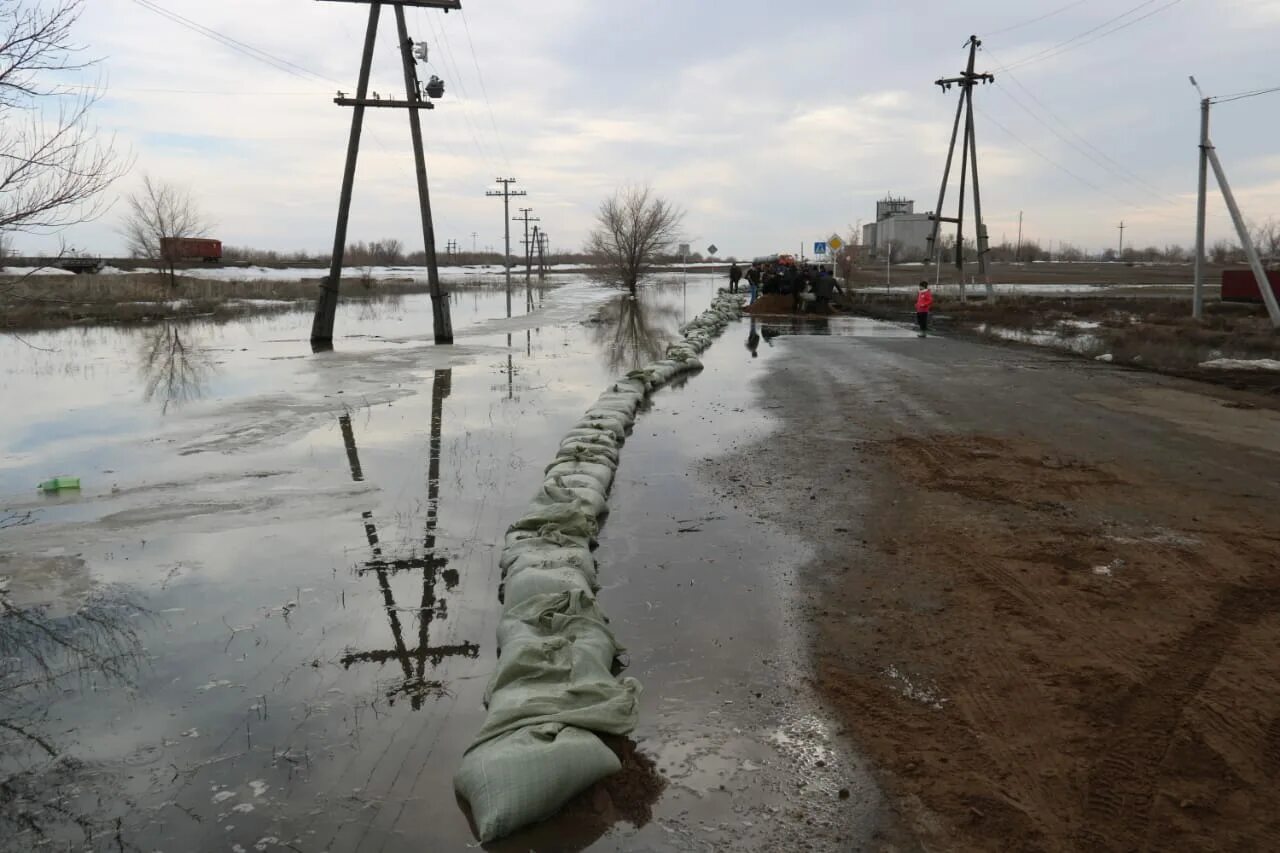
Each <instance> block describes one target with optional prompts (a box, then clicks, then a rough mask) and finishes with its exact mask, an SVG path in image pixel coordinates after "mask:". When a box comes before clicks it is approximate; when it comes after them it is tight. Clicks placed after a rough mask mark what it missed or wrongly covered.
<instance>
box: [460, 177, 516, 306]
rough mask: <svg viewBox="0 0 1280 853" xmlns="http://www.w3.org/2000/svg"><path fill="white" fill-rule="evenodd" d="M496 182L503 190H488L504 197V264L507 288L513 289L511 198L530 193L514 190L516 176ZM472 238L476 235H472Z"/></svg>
mask: <svg viewBox="0 0 1280 853" xmlns="http://www.w3.org/2000/svg"><path fill="white" fill-rule="evenodd" d="M493 180H494V183H497V184H502V189H501V190H487V191H485V195H487V196H494V197H497V196H501V197H502V233H503V236H504V237H505V239H506V244H505V245H506V254H504V255H503V256H502V266H503V267H504V268H505V270H506V274H507V290H508V291H510V290H511V198H512V196H525V195H528V193H526V192H525V191H524V190H512V189H511V185H512V184H514V183H515V182H516V179H515V178H494V179H493ZM471 236H472V239H474V238H475V235H474V234H473V235H471Z"/></svg>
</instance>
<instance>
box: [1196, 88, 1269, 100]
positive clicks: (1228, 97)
mask: <svg viewBox="0 0 1280 853" xmlns="http://www.w3.org/2000/svg"><path fill="white" fill-rule="evenodd" d="M1273 92H1280V86H1273V87H1272V88H1270V89H1255V90H1254V91H1252V92H1236V93H1235V94H1233V95H1215V96H1214V97H1212V98H1210V99H1209V101H1210V102H1211V103H1215V104H1229V103H1231V102H1232V101H1242V100H1244V99H1245V98H1256V97H1258V96H1259V95H1270V94H1271V93H1273Z"/></svg>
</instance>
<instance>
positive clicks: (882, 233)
mask: <svg viewBox="0 0 1280 853" xmlns="http://www.w3.org/2000/svg"><path fill="white" fill-rule="evenodd" d="M915 210H916V203H915V202H914V201H912V200H911V199H906V198H894V197H893V196H892V195H888V196H885V197H884V199H882V200H881V201H878V202H876V221H875V222H874V223H870V224H867V225H864V226H862V245H863V246H866V247H867V251H868V253H869V254H870V255H871V257H879V256H880V255H881V253H882V252H883V251H884V249H885V247H886V246H888V245H890V244H892V245H893V255H894V260H904V261H907V260H923V259H924V258H925V257H926V256H927V255H928V253H929V237H930V236H931V235H932V234H933V218H932V217H933V214H932V213H916V212H915Z"/></svg>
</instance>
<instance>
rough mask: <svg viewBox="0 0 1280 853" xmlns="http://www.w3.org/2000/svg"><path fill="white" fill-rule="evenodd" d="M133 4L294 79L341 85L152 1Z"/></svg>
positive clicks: (136, 0) (136, 1) (137, 0)
mask: <svg viewBox="0 0 1280 853" xmlns="http://www.w3.org/2000/svg"><path fill="white" fill-rule="evenodd" d="M133 2H134V3H137V4H138V5H139V6H141V7H142V8H144V9H147V10H149V11H152V12H155V13H156V14H157V15H160V16H161V17H164V18H167V19H169V20H170V21H172V22H174V23H175V24H177V25H179V26H181V27H186V28H187V29H189V30H191V31H193V32H196V33H199V34H200V35H202V36H204V37H205V38H209V39H213V40H214V41H216V42H218V43H219V44H222V45H223V46H225V47H228V48H230V49H231V50H234V51H236V52H237V53H241V54H244V55H245V56H248V57H249V58H250V59H255V60H257V61H258V62H261V63H264V64H266V65H270V66H272V67H273V68H275V69H277V70H279V71H283V72H285V73H286V74H292V75H293V76H294V77H301V78H302V79H304V80H305V79H307V78H309V77H310V78H313V79H316V80H323V81H324V82H326V83H333V84H334V85H341V84H340V83H338V81H336V80H333V79H330V78H328V77H325V76H324V75H323V74H320V73H319V72H316V71H312V70H311V69H310V68H307V67H305V66H302V65H298V64H297V63H296V62H290V61H289V60H287V59H283V58H281V57H279V56H276V55H275V54H272V53H268V52H267V51H265V50H262V49H261V48H257V47H254V46H253V45H251V44H246V43H245V42H242V41H240V40H239V39H235V38H232V37H231V36H229V35H227V34H225V33H222V32H219V31H218V30H215V29H213V28H211V27H206V26H205V25H204V24H201V23H198V22H196V21H193V20H191V19H190V18H187V17H184V16H182V15H180V14H178V13H177V12H173V11H171V10H169V9H166V8H164V7H163V6H161V5H159V4H158V3H154V2H152V0H133Z"/></svg>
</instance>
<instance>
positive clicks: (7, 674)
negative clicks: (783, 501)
mask: <svg viewBox="0 0 1280 853" xmlns="http://www.w3.org/2000/svg"><path fill="white" fill-rule="evenodd" d="M713 287H714V282H713V281H712V280H711V279H709V278H695V277H691V278H690V279H689V281H688V284H687V285H685V284H682V283H681V282H680V281H679V280H675V281H668V282H666V283H665V284H660V285H659V286H656V287H654V288H652V289H651V290H649V291H647V292H646V294H645V297H644V299H642V300H641V301H640V302H639V303H635V302H630V301H628V300H624V299H619V298H618V296H617V294H616V293H612V292H609V291H606V290H604V289H602V288H600V287H598V286H595V285H592V284H590V283H589V282H587V281H585V280H582V279H578V280H575V281H571V282H570V283H568V284H565V285H564V286H562V287H559V288H556V289H550V290H546V291H540V292H538V293H535V294H533V297H532V299H529V300H526V298H525V294H524V292H523V291H522V290H521V291H518V292H517V293H516V295H515V299H514V300H513V303H508V302H507V300H506V298H505V295H504V294H503V292H502V291H501V290H499V291H496V292H491V293H486V292H480V291H476V292H470V291H468V292H464V293H459V294H455V296H454V297H453V299H454V302H453V316H454V322H455V329H456V330H457V335H458V337H457V345H456V346H454V347H451V348H443V347H441V348H437V347H434V346H432V345H431V344H430V340H429V337H430V334H429V329H430V307H429V301H428V299H427V297H426V296H412V295H411V296H405V297H404V298H403V300H393V301H391V302H389V303H387V304H378V305H374V304H366V305H344V306H343V308H342V313H341V314H340V315H339V318H338V330H339V334H340V336H341V337H340V339H339V340H338V341H337V347H336V349H335V350H334V351H333V352H326V353H319V354H313V353H312V352H311V350H310V348H309V347H308V346H307V344H306V341H305V333H306V330H307V329H308V328H309V322H310V318H309V316H307V315H305V314H300V313H296V312H295V313H283V314H279V315H274V316H271V317H261V318H255V319H250V320H246V321H242V322H236V323H228V324H202V323H199V322H195V323H181V324H158V325H155V326H151V327H147V328H143V329H132V330H125V329H114V328H97V327H89V328H78V329H71V330H62V331H57V332H43V333H33V334H30V335H26V336H24V337H23V338H22V339H17V338H13V337H3V336H0V395H2V397H3V400H4V406H3V409H2V410H0V450H2V452H3V460H2V464H0V604H2V605H3V610H2V612H0V660H2V662H3V666H2V668H0V849H3V850H15V851H16V850H21V851H29V850H37V849H49V850H65V849H75V850H81V849H88V850H99V849H101V850H128V851H133V850H145V851H155V850H163V851H188V850H201V851H205V850H209V851H215V850H226V851H233V853H240V852H241V851H251V850H252V851H268V850H295V851H299V850H300V851H402V850H403V851H408V850H414V851H421V850H432V851H453V850H466V849H472V848H474V847H475V842H474V840H473V835H472V833H471V830H470V828H469V826H468V821H467V817H466V814H465V811H464V810H463V809H462V808H461V807H460V804H459V803H458V801H457V800H456V798H455V796H454V793H453V789H452V776H453V773H454V771H455V770H456V768H457V766H458V764H459V761H460V758H461V755H462V752H463V750H464V749H465V748H466V746H467V744H468V743H469V741H470V738H471V737H472V736H473V735H474V733H475V732H476V731H477V730H478V729H479V727H480V725H481V722H482V720H483V714H484V712H483V708H482V706H481V697H482V694H483V691H484V688H485V683H486V680H487V678H488V676H489V674H490V673H491V672H492V669H493V662H494V654H495V637H494V635H495V629H496V625H497V619H498V615H499V602H498V598H497V594H498V586H499V581H500V577H499V572H498V568H497V565H496V558H497V553H498V548H499V547H500V543H501V541H502V535H503V533H504V531H505V529H506V527H507V525H508V524H510V523H511V521H512V520H514V519H515V518H516V517H517V514H518V513H519V512H520V511H521V510H522V508H523V507H524V505H525V504H526V503H527V501H528V499H529V498H530V497H531V496H532V495H533V493H534V491H535V490H536V489H537V487H538V485H539V484H540V483H541V480H542V471H543V468H544V467H545V466H546V464H547V463H548V462H549V461H550V459H551V458H552V456H553V455H554V451H555V448H556V447H557V446H558V444H559V440H560V436H561V435H562V434H563V432H564V431H565V430H566V429H567V428H568V427H569V426H570V425H571V424H572V423H574V422H575V421H576V420H577V419H578V418H579V417H580V415H581V413H582V411H583V410H584V409H585V408H586V407H587V405H589V404H590V403H591V401H593V400H594V399H595V398H596V396H597V395H598V394H599V393H600V391H601V390H603V388H604V387H605V385H606V384H607V383H608V382H609V381H610V379H611V378H613V377H615V376H616V375H618V374H619V373H621V372H625V370H626V369H627V368H628V367H630V366H631V365H632V364H633V363H636V362H647V361H649V360H651V359H652V358H653V357H654V356H655V354H657V353H660V352H661V351H662V348H663V347H664V346H665V344H666V343H667V342H668V341H669V340H671V339H673V337H674V335H675V334H676V328H677V326H678V325H679V324H680V323H681V322H682V321H683V320H684V319H687V318H690V317H692V316H694V315H695V314H697V313H698V312H700V311H701V310H703V309H704V308H705V307H706V305H707V304H708V303H709V302H710V299H711V297H712V293H713ZM587 318H596V319H594V320H593V321H592V322H584V320H586V319H587ZM742 332H743V333H744V334H745V326H744V327H743V328H742ZM737 333H738V330H736V329H734V330H731V331H730V333H729V334H728V335H727V336H726V338H725V339H722V340H721V341H720V342H718V343H717V344H716V345H715V346H713V347H712V349H711V350H709V351H708V353H707V354H706V356H705V357H704V361H705V364H706V368H705V370H704V371H702V372H701V373H700V374H698V375H696V376H693V377H692V378H691V379H690V381H689V382H688V383H687V384H685V385H684V386H682V387H678V388H672V389H667V390H664V391H662V392H661V393H660V394H658V395H657V396H656V397H655V399H654V401H653V405H652V407H651V408H650V409H649V410H648V411H646V412H645V413H643V414H642V415H641V417H640V419H639V422H638V424H637V427H636V429H635V432H634V434H633V435H632V437H631V438H630V439H629V440H628V442H627V445H626V448H625V450H624V452H623V461H622V465H621V467H620V469H619V472H618V477H617V480H616V482H615V485H614V490H613V495H612V497H611V501H610V506H611V510H612V514H611V516H610V518H609V519H608V521H607V523H606V525H605V528H604V530H603V532H602V535H601V537H600V538H601V544H600V549H599V553H598V558H599V560H600V564H601V582H602V583H603V584H604V589H603V590H602V591H601V593H600V600H601V603H602V605H603V607H604V609H605V610H606V612H608V613H609V615H610V617H611V618H612V620H613V627H614V630H615V632H616V633H617V635H618V637H619V639H620V640H621V641H622V642H623V643H624V644H625V645H626V646H627V649H628V662H629V664H630V667H629V671H628V674H630V675H634V676H636V677H637V678H639V679H640V680H641V682H642V683H643V685H644V687H645V693H644V695H643V699H642V712H641V725H640V728H639V729H638V730H637V731H636V732H635V734H634V735H633V738H632V739H631V740H629V741H626V742H618V743H615V744H614V746H615V747H616V748H617V749H618V750H619V751H620V752H621V753H622V754H623V757H624V764H625V770H624V772H623V773H622V774H620V775H618V776H616V777H614V778H613V779H610V780H608V781H607V782H606V783H604V784H602V785H601V786H598V787H597V788H595V789H592V790H590V791H588V792H586V793H585V794H584V795H583V796H581V797H579V798H578V799H577V800H576V801H574V802H573V803H571V804H570V806H569V807H568V808H567V809H566V810H565V812H564V813H563V814H562V815H561V816H560V817H559V818H557V819H556V820H553V821H551V822H548V823H546V824H543V825H541V826H537V827H534V828H532V829H530V830H529V831H527V832H524V833H521V834H520V835H518V836H515V837H513V838H511V839H509V840H507V841H505V842H502V843H499V844H495V845H493V846H492V848H491V849H494V850H519V851H525V850H539V851H569V850H653V851H702V850H707V851H711V850H722V849H729V848H732V849H738V850H758V851H768V850H776V849H781V847H782V846H787V847H789V848H794V847H796V846H797V845H798V846H799V847H800V848H801V849H811V850H819V851H822V850H832V851H838V850H856V849H874V848H875V847H876V846H877V845H879V844H880V843H881V840H882V839H883V838H884V837H887V836H886V833H887V832H888V831H889V827H888V823H887V820H888V818H887V813H886V811H885V809H884V805H883V801H882V798H881V795H880V792H879V789H878V787H877V785H876V783H875V782H874V779H873V776H872V775H871V772H870V769H869V767H868V765H867V764H866V762H865V761H863V760H862V759H860V758H859V757H858V756H857V755H856V754H854V753H853V752H851V751H850V750H848V749H847V747H846V744H847V738H842V736H841V733H842V731H843V732H845V733H846V734H847V728H848V727H847V724H842V722H841V721H839V720H836V719H833V718H831V717H830V715H829V714H827V713H826V711H825V710H824V707H825V706H824V705H823V703H822V701H821V697H820V696H819V695H818V694H817V692H816V691H815V690H814V689H813V687H812V685H813V684H814V682H815V679H814V678H813V677H812V674H811V673H810V671H809V665H810V658H809V655H808V651H807V647H806V645H805V641H804V637H805V634H804V631H803V624H802V623H801V622H799V621H797V620H795V619H794V618H791V615H792V614H794V613H796V612H798V611H797V609H796V608H797V602H798V601H799V597H798V596H799V590H800V589H801V586H802V584H801V581H800V578H799V575H798V574H797V572H798V570H799V568H800V567H801V566H802V565H803V564H804V563H805V561H806V560H808V559H809V558H810V557H812V556H813V555H814V554H815V553H816V552H814V551H813V550H812V549H811V546H809V545H807V544H806V543H805V542H804V541H802V540H801V539H800V538H799V537H797V536H793V535H790V534H789V533H788V531H792V530H794V525H791V524H787V525H784V526H782V527H778V526H775V525H772V524H767V523H763V522H762V521H761V520H760V519H758V518H754V517H752V516H751V515H749V514H748V513H747V511H746V507H745V505H743V504H742V502H741V501H739V500H737V499H736V498H734V497H732V496H729V497H718V496H717V495H716V494H715V492H714V490H713V489H712V488H711V486H710V484H709V482H705V481H702V480H700V479H699V478H698V477H697V476H696V475H695V473H694V470H695V468H696V466H697V465H698V464H699V463H701V462H704V461H706V460H708V459H715V458H718V457H719V456H721V455H723V454H724V453H726V452H729V451H730V450H731V449H732V448H733V447H734V446H744V445H745V444H747V443H749V442H751V441H753V440H756V439H758V438H760V437H762V436H764V435H765V434H766V433H767V432H768V430H769V429H771V428H772V426H771V422H770V418H769V417H768V415H769V413H768V412H767V411H766V410H764V409H762V408H760V407H759V406H758V405H756V404H755V402H754V394H755V391H754V390H753V388H752V386H751V384H750V381H749V380H750V378H751V376H752V375H753V372H754V373H763V367H764V365H765V362H766V361H767V360H766V359H754V360H753V359H751V358H750V357H749V353H747V351H746V350H745V349H744V348H743V347H742V346H741V341H738V340H734V336H735V335H736V334H737ZM57 474H68V475H72V476H78V477H80V478H81V484H82V488H81V489H80V490H79V491H76V492H63V493H59V494H50V495H40V494H38V493H37V492H36V490H35V485H36V484H37V483H38V482H40V481H42V480H45V479H46V478H48V477H50V476H53V475H57Z"/></svg>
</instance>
